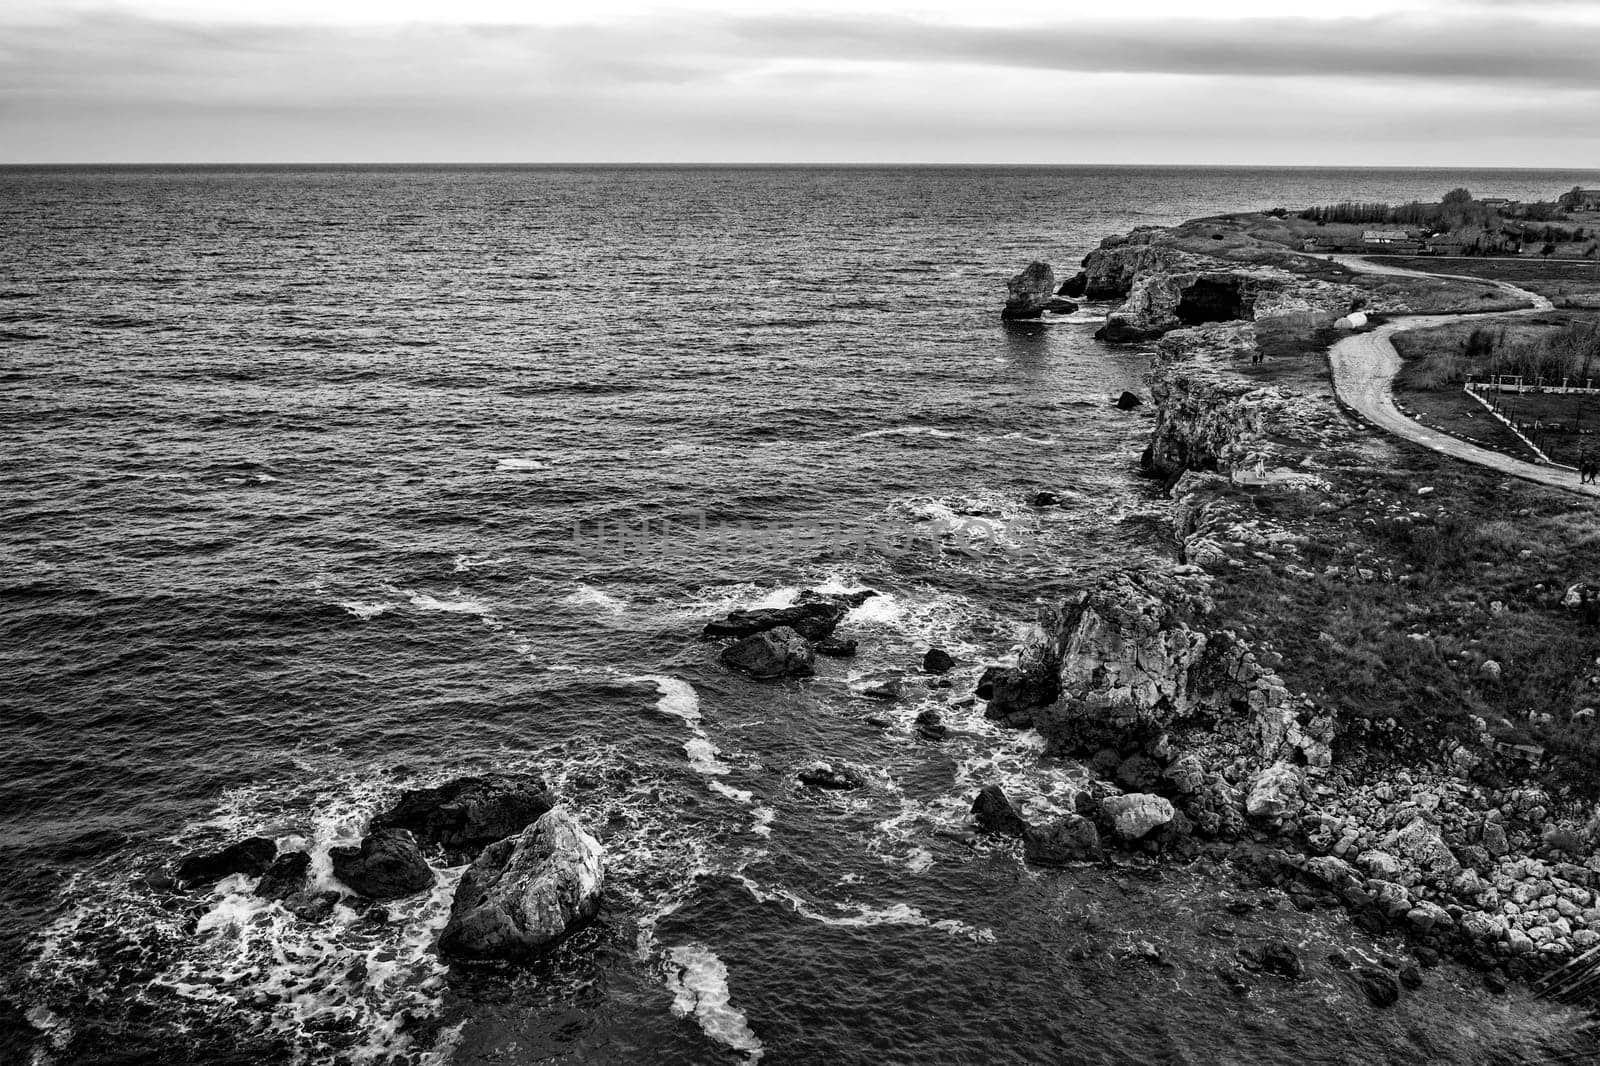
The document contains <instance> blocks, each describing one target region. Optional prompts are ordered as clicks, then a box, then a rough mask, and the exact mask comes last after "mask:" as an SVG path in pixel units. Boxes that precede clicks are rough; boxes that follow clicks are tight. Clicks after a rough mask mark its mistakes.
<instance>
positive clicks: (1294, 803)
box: [1245, 762, 1305, 821]
mask: <svg viewBox="0 0 1600 1066" xmlns="http://www.w3.org/2000/svg"><path fill="white" fill-rule="evenodd" d="M1304 780H1305V779H1304V776H1303V775H1302V774H1301V771H1300V768H1299V767H1297V766H1294V765H1292V764H1290V763H1286V762H1278V763H1273V764H1272V765H1271V766H1269V767H1267V768H1266V769H1265V770H1263V771H1262V772H1261V775H1260V776H1259V777H1257V778H1256V780H1255V783H1254V784H1252V785H1251V786H1250V795H1249V796H1248V797H1247V798H1246V800H1245V813H1246V814H1248V815H1249V816H1250V817H1252V818H1257V819H1260V820H1262V821H1281V820H1283V819H1285V818H1290V817H1293V816H1294V815H1295V814H1298V813H1299V811H1300V809H1301V807H1302V806H1304V800H1303V799H1302V798H1301V794H1300V790H1301V786H1302V785H1303V783H1304Z"/></svg>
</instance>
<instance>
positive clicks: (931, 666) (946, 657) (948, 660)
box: [922, 648, 956, 674]
mask: <svg viewBox="0 0 1600 1066" xmlns="http://www.w3.org/2000/svg"><path fill="white" fill-rule="evenodd" d="M955 665H956V660H955V656H953V655H951V654H950V653H949V652H947V651H945V650H944V649H943V648H929V649H928V650H927V652H926V653H925V654H924V655H923V656H922V668H923V669H924V670H926V671H927V672H928V673H930V674H943V673H948V672H949V671H951V670H952V669H954V668H955Z"/></svg>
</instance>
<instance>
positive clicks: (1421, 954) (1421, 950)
mask: <svg viewBox="0 0 1600 1066" xmlns="http://www.w3.org/2000/svg"><path fill="white" fill-rule="evenodd" d="M1411 954H1413V955H1415V956H1416V957H1417V961H1418V962H1419V963H1421V964H1422V965H1424V966H1426V967H1428V968H1429V969H1430V970H1431V969H1433V968H1434V967H1435V966H1437V965H1439V964H1440V963H1441V962H1443V961H1444V956H1443V955H1440V954H1439V952H1438V951H1436V950H1434V949H1433V948H1430V947H1427V946H1426V945H1423V944H1418V945H1417V946H1416V947H1414V948H1412V949H1411Z"/></svg>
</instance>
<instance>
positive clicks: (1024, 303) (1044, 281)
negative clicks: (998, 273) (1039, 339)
mask: <svg viewBox="0 0 1600 1066" xmlns="http://www.w3.org/2000/svg"><path fill="white" fill-rule="evenodd" d="M1055 293H1056V274H1055V271H1054V270H1051V269H1050V264H1049V263H1040V262H1037V261H1035V262H1032V263H1029V264H1028V266H1027V268H1026V269H1024V270H1023V272H1022V273H1020V274H1018V275H1017V276H1016V277H1014V278H1012V279H1011V280H1010V281H1008V282H1006V306H1005V310H1004V311H1001V312H1000V317H1001V318H1003V319H1007V320H1013V319H1025V318H1038V317H1039V315H1040V314H1041V313H1043V312H1044V311H1045V309H1046V308H1047V307H1048V306H1049V304H1050V301H1051V300H1052V299H1053V298H1054V297H1055Z"/></svg>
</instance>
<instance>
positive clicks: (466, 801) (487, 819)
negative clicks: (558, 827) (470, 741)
mask: <svg viewBox="0 0 1600 1066" xmlns="http://www.w3.org/2000/svg"><path fill="white" fill-rule="evenodd" d="M555 805H556V798H555V796H554V795H552V794H551V792H550V790H549V788H548V787H546V785H545V783H544V781H543V780H541V779H540V778H538V777H536V776H534V775H532V774H486V775H483V776H481V777H462V778H457V779H456V780H454V781H449V782H446V783H445V784H443V785H439V786H438V787H436V788H418V789H408V790H406V791H405V792H402V793H401V794H400V798H399V799H398V800H396V801H395V804H394V806H392V807H390V808H389V810H388V811H386V812H385V813H383V814H381V815H379V816H378V817H376V818H374V819H373V820H372V828H374V829H385V828H389V829H404V830H407V831H408V832H410V833H411V835H412V836H414V837H416V838H417V840H418V841H419V842H421V843H422V844H425V845H436V846H438V847H441V848H443V849H444V850H445V852H446V854H447V855H448V856H449V858H450V861H451V862H452V864H455V863H459V862H465V861H467V860H468V859H470V858H472V857H473V856H475V855H476V854H477V853H478V852H479V851H480V850H482V849H483V848H485V847H487V846H488V845H490V844H493V843H494V842H495V841H497V840H504V839H505V838H506V837H508V836H512V835H514V834H516V833H520V832H522V831H523V830H524V829H526V828H527V827H528V826H530V825H532V824H533V823H534V822H536V821H538V820H539V818H540V817H542V816H543V815H544V813H545V812H546V811H548V810H550V808H552V807H554V806H555Z"/></svg>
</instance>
